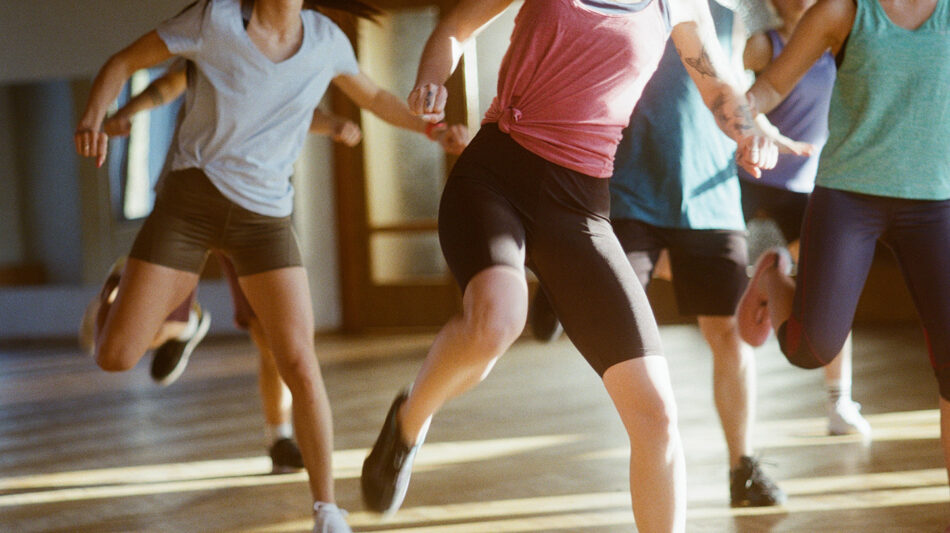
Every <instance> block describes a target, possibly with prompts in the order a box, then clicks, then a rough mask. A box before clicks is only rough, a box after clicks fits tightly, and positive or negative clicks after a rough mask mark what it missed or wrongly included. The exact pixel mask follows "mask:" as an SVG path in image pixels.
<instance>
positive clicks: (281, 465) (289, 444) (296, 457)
mask: <svg viewBox="0 0 950 533" xmlns="http://www.w3.org/2000/svg"><path fill="white" fill-rule="evenodd" d="M270 461H271V465H272V468H271V473H272V474H288V473H290V472H299V471H300V470H303V468H304V465H303V456H302V455H300V448H299V447H297V443H296V442H294V439H289V438H286V437H284V438H282V439H277V440H276V441H274V444H273V445H272V446H271V447H270Z"/></svg>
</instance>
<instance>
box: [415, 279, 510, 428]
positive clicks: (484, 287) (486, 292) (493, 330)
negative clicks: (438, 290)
mask: <svg viewBox="0 0 950 533" xmlns="http://www.w3.org/2000/svg"><path fill="white" fill-rule="evenodd" d="M462 307H463V309H462V314H461V315H458V316H455V317H453V318H452V319H451V320H449V322H448V323H447V324H446V325H445V326H444V327H443V328H442V330H441V331H440V332H439V334H438V335H437V336H436V338H435V342H434V343H433V344H432V347H431V348H430V349H429V353H428V355H427V356H426V360H425V362H424V363H423V364H422V368H421V369H420V370H419V374H418V375H417V376H416V380H415V383H414V384H413V386H412V390H411V392H410V395H409V397H408V399H407V400H406V401H405V403H403V404H402V408H401V410H400V412H399V425H400V427H401V428H402V431H403V435H402V438H403V440H404V442H406V443H407V444H414V443H415V442H416V441H417V440H418V438H419V434H420V433H421V432H422V430H423V428H425V427H426V425H427V424H428V422H429V420H430V419H431V418H432V415H434V414H435V413H436V411H438V410H439V408H441V407H442V405H444V404H445V402H447V401H448V400H450V399H452V398H454V397H456V396H458V395H459V394H462V393H463V392H465V391H467V390H469V389H471V388H472V387H474V386H475V385H477V384H478V383H480V382H481V381H482V380H483V379H484V378H485V376H487V375H488V372H489V371H491V368H492V366H493V365H494V364H495V361H497V360H498V358H499V357H500V356H501V355H502V354H503V353H504V352H505V350H507V349H508V347H509V346H511V344H512V343H513V342H514V341H515V340H517V338H518V336H519V335H520V334H521V331H522V330H523V329H524V326H525V320H526V318H527V314H528V284H527V282H526V281H525V276H524V272H522V271H520V270H517V269H514V268H511V267H507V266H496V267H490V268H487V269H485V270H483V271H481V272H480V273H478V274H477V275H476V276H475V277H474V278H472V280H471V281H470V282H469V283H468V286H467V287H466V289H465V294H464V296H463V298H462Z"/></svg>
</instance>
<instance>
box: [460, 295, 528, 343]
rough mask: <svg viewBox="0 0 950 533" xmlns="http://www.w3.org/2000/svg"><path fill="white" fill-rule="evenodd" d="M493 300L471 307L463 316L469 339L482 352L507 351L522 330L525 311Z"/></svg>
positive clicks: (522, 308)
mask: <svg viewBox="0 0 950 533" xmlns="http://www.w3.org/2000/svg"><path fill="white" fill-rule="evenodd" d="M524 307H526V306H523V307H521V308H519V306H509V305H505V304H504V303H503V302H498V301H494V300H489V301H485V302H483V303H481V304H479V305H476V306H473V308H472V309H471V311H470V312H468V313H466V314H465V316H464V322H465V328H466V329H467V330H468V332H469V334H470V338H471V339H472V340H473V341H474V342H475V343H476V344H477V345H478V346H479V347H480V348H482V349H483V350H484V351H487V352H491V353H497V352H501V351H504V350H505V349H507V348H508V347H509V346H510V345H511V344H512V343H514V342H515V340H517V339H518V336H519V335H521V332H522V331H523V330H524V326H525V322H526V320H527V311H526V309H524Z"/></svg>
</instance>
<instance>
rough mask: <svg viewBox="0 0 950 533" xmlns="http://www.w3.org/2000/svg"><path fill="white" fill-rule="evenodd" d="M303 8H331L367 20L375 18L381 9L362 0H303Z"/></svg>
mask: <svg viewBox="0 0 950 533" xmlns="http://www.w3.org/2000/svg"><path fill="white" fill-rule="evenodd" d="M303 7H304V9H332V10H334V11H340V12H343V13H349V14H351V15H355V16H357V17H361V18H365V19H368V20H376V17H377V16H379V15H381V14H382V11H381V10H380V9H379V8H378V7H376V6H374V5H372V4H370V3H367V2H363V1H362V0H304V2H303Z"/></svg>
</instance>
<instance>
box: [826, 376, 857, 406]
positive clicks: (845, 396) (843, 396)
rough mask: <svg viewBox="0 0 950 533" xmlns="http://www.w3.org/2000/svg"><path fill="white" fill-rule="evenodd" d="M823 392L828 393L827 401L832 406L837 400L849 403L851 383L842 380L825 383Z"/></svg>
mask: <svg viewBox="0 0 950 533" xmlns="http://www.w3.org/2000/svg"><path fill="white" fill-rule="evenodd" d="M825 390H826V391H827V392H828V401H830V402H831V403H832V404H834V403H835V402H837V401H838V400H844V401H851V383H850V382H846V381H844V380H840V381H838V380H836V381H826V382H825Z"/></svg>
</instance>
